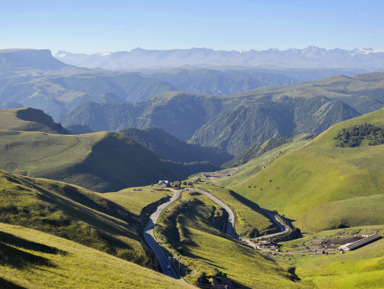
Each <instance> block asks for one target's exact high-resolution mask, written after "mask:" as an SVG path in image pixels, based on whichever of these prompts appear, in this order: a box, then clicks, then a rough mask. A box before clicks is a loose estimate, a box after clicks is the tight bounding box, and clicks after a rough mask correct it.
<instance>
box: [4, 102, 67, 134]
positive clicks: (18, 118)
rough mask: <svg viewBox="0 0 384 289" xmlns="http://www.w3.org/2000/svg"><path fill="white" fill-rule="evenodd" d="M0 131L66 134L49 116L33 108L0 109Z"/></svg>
mask: <svg viewBox="0 0 384 289" xmlns="http://www.w3.org/2000/svg"><path fill="white" fill-rule="evenodd" d="M0 130H14V131H43V132H47V133H67V132H66V131H65V129H63V128H62V127H61V126H60V125H58V124H55V123H54V122H53V120H52V118H51V117H50V116H48V115H46V114H44V112H42V111H41V110H37V109H33V108H17V109H0Z"/></svg>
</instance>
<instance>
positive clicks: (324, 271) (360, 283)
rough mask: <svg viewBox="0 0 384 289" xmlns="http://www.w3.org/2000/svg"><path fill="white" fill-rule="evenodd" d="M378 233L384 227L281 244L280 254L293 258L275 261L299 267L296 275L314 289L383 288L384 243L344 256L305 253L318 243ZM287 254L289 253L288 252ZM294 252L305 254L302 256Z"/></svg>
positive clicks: (375, 243)
mask: <svg viewBox="0 0 384 289" xmlns="http://www.w3.org/2000/svg"><path fill="white" fill-rule="evenodd" d="M375 232H379V233H380V234H381V235H383V233H384V227H383V226H362V227H355V228H347V229H339V230H332V231H323V232H319V233H316V234H313V235H308V236H305V237H304V238H302V239H298V240H294V241H290V242H285V243H282V245H283V247H282V248H281V250H282V251H283V252H285V253H286V254H291V256H290V259H291V260H290V261H287V258H286V257H281V256H280V257H277V258H276V260H277V261H279V262H285V263H287V264H289V265H291V266H296V267H297V270H296V272H297V274H298V275H299V277H300V278H301V279H302V283H303V284H305V285H308V286H313V287H315V288H351V289H352V288H383V287H384V279H383V278H382V276H383V274H384V264H383V260H384V239H381V240H378V241H376V242H374V243H371V244H369V245H367V246H365V247H362V248H359V249H357V250H354V251H349V252H346V253H345V254H340V253H339V252H338V251H335V252H334V253H332V251H330V254H329V255H317V254H315V253H313V250H306V249H305V247H306V246H310V247H311V246H313V244H316V243H318V242H319V240H327V239H335V238H336V240H338V239H340V238H344V237H348V236H354V235H356V234H360V235H361V234H373V233H375ZM302 244H305V246H302ZM292 248H294V249H292ZM287 250H288V251H289V253H287V252H286V251H287ZM309 251H311V252H312V253H310V252H309ZM295 252H300V253H301V252H303V253H304V254H303V256H301V255H299V254H295Z"/></svg>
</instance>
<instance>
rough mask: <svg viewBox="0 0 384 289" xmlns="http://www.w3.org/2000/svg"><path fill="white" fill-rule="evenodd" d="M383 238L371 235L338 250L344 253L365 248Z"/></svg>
mask: <svg viewBox="0 0 384 289" xmlns="http://www.w3.org/2000/svg"><path fill="white" fill-rule="evenodd" d="M381 238H382V237H381V236H380V235H379V234H374V235H371V236H369V237H366V238H363V239H360V240H358V241H356V242H353V243H349V244H345V245H343V246H340V247H339V248H338V249H339V250H343V251H350V250H355V249H358V248H360V247H363V246H365V245H368V244H369V243H372V242H375V241H377V240H379V239H381Z"/></svg>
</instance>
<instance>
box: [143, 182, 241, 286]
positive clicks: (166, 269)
mask: <svg viewBox="0 0 384 289" xmlns="http://www.w3.org/2000/svg"><path fill="white" fill-rule="evenodd" d="M183 191H194V192H198V193H200V194H202V195H205V196H207V197H208V198H210V199H211V200H212V201H214V202H215V203H217V204H218V205H220V206H221V207H223V209H224V210H225V211H226V212H227V213H228V223H227V226H226V230H225V233H227V234H228V235H229V236H231V237H233V238H235V239H238V237H237V235H236V233H235V230H234V225H235V224H234V223H235V214H234V213H233V211H232V209H231V208H230V207H228V205H227V204H225V203H224V202H222V201H221V200H219V199H218V198H216V197H215V196H213V195H212V194H211V193H209V192H207V191H204V190H202V189H198V190H195V189H185V190H177V191H174V194H173V196H172V198H171V199H170V200H169V201H168V202H166V203H164V204H161V205H160V206H158V207H157V209H156V212H154V213H153V214H152V215H151V216H150V217H149V222H148V224H147V225H146V226H145V229H144V239H145V241H146V242H147V244H148V246H149V247H150V248H151V249H152V251H153V252H154V253H155V255H156V258H157V260H158V261H159V264H160V267H161V270H162V271H163V273H164V274H165V275H168V276H170V277H172V278H175V279H181V276H180V274H179V273H178V272H177V270H176V269H175V268H174V266H173V265H172V261H171V260H170V259H169V256H167V254H166V253H165V252H164V250H163V248H162V247H161V246H160V245H159V243H158V242H157V241H156V238H155V236H154V234H153V229H154V228H155V225H156V223H157V220H158V218H159V216H160V214H161V212H162V211H163V210H164V209H165V208H166V207H168V206H169V205H170V204H171V203H172V202H174V201H176V200H177V199H178V198H179V197H180V194H181V193H182V192H183Z"/></svg>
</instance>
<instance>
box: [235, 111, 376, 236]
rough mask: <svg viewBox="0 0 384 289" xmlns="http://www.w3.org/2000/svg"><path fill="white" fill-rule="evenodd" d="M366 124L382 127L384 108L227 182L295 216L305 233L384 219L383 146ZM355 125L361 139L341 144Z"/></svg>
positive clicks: (266, 204) (248, 196)
mask: <svg viewBox="0 0 384 289" xmlns="http://www.w3.org/2000/svg"><path fill="white" fill-rule="evenodd" d="M367 127H375V128H376V127H377V131H380V129H382V128H383V127H384V110H378V111H376V112H373V113H370V114H366V115H363V116H361V117H358V118H354V119H351V120H348V121H345V122H341V123H339V124H336V125H334V126H333V127H332V128H330V129H328V130H327V131H326V132H324V133H323V134H321V135H320V136H318V137H317V138H316V139H314V140H313V141H311V142H310V143H309V144H307V145H305V146H304V147H302V148H299V149H297V150H295V151H293V152H289V153H286V154H285V155H284V156H281V157H280V158H279V159H277V160H276V161H274V162H273V163H272V164H271V165H269V166H267V167H266V168H265V169H264V170H262V171H261V172H259V173H257V174H253V175H249V176H248V177H247V178H243V180H242V181H241V182H236V184H235V183H234V182H231V181H230V179H231V178H233V179H234V180H235V178H236V176H233V177H229V179H228V182H229V183H232V185H231V188H232V189H234V190H235V191H236V192H237V193H239V194H241V195H243V196H245V197H247V198H249V199H250V200H253V201H254V202H256V203H258V204H259V205H260V206H262V207H266V208H268V209H271V210H278V211H279V213H280V214H285V216H286V217H288V218H290V219H293V220H295V221H296V222H295V224H296V226H298V227H299V228H300V229H302V230H303V231H305V232H312V231H319V230H325V229H334V228H339V227H353V226H362V225H381V224H384V219H383V218H381V217H380V216H381V215H382V214H381V213H380V212H381V211H382V210H383V206H382V202H381V200H382V197H383V195H382V193H383V192H382V187H383V185H384V177H383V175H384V172H383V168H382V165H381V164H382V163H383V161H384V159H383V156H384V145H382V144H381V143H380V142H379V140H380V138H381V135H380V134H379V133H375V131H376V130H369V129H366V128H367ZM352 130H355V131H357V132H364V133H361V134H360V133H354V134H352V135H355V134H356V135H357V138H359V139H360V144H359V145H357V146H352V145H350V146H344V147H341V146H339V145H338V143H339V140H338V139H337V138H338V136H340V135H343V132H348V131H352ZM346 135H347V134H346ZM349 138H352V136H349V137H348V139H349ZM373 140H375V141H374V142H373ZM370 142H372V144H374V145H370V144H369V143H370ZM348 143H349V142H347V144H348Z"/></svg>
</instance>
